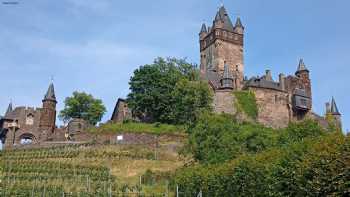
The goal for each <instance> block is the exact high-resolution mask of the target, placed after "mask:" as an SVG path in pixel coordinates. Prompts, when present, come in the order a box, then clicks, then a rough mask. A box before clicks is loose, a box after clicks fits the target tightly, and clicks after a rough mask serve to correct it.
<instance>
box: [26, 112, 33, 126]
mask: <svg viewBox="0 0 350 197" xmlns="http://www.w3.org/2000/svg"><path fill="white" fill-rule="evenodd" d="M33 124H34V115H33V114H28V115H27V118H26V125H33Z"/></svg>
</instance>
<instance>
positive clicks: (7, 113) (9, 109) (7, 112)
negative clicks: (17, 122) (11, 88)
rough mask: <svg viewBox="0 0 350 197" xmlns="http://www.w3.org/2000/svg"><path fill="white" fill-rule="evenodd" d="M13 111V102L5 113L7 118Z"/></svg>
mask: <svg viewBox="0 0 350 197" xmlns="http://www.w3.org/2000/svg"><path fill="white" fill-rule="evenodd" d="M12 111H13V107H12V102H10V103H9V106H8V107H7V110H6V113H5V117H7V116H8V115H9V114H10V113H11V112H12Z"/></svg>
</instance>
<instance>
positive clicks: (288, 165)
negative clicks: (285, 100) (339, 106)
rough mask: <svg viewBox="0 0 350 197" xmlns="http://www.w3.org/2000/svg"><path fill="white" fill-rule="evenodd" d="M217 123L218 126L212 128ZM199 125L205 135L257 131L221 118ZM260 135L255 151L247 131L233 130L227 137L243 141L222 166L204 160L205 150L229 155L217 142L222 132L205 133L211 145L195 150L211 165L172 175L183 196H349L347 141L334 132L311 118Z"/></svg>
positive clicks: (262, 130)
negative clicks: (207, 131)
mask: <svg viewBox="0 0 350 197" xmlns="http://www.w3.org/2000/svg"><path fill="white" fill-rule="evenodd" d="M207 118H208V117H207ZM215 122H218V124H219V125H222V127H219V128H218V127H217V126H218V125H210V124H215ZM200 125H201V127H200V128H201V129H204V132H206V129H209V130H211V131H212V132H216V133H222V132H224V133H226V131H227V132H229V131H230V130H231V132H232V131H234V130H233V128H235V129H237V130H236V131H239V130H240V129H242V130H244V131H245V132H247V133H249V134H250V132H249V130H255V128H259V127H255V126H252V125H249V124H246V125H237V124H236V123H235V122H234V121H232V120H231V125H230V124H229V119H225V117H212V118H211V119H209V120H207V122H204V121H200ZM233 125H235V126H233ZM212 127H213V128H216V129H217V130H214V129H213V128H212ZM252 128H253V129H252ZM225 129H226V130H225ZM258 131H260V132H261V134H259V135H258V136H259V137H258V138H257V139H258V140H257V141H258V142H259V143H257V142H254V143H253V146H249V147H253V148H247V144H249V143H248V141H249V137H248V138H247V137H244V136H245V132H235V134H234V135H232V136H230V139H229V140H228V141H231V140H235V139H242V143H238V144H235V147H236V149H237V150H239V151H238V152H237V153H235V157H232V158H233V159H232V160H230V161H226V162H224V163H220V164H210V163H211V161H212V160H211V158H210V157H206V155H205V154H204V150H207V149H208V150H207V152H210V151H214V152H215V153H217V154H219V155H222V154H224V155H225V154H226V155H229V154H230V151H227V150H225V149H221V148H218V147H220V146H218V145H217V144H215V143H218V144H220V143H223V144H226V140H227V139H221V138H220V136H221V135H222V134H216V135H211V134H210V133H209V137H208V138H210V139H211V140H209V141H211V142H215V143H214V144H211V146H198V147H197V148H200V149H201V150H196V151H198V152H201V151H203V155H204V156H203V157H201V158H200V159H209V160H207V161H209V162H201V163H203V164H205V165H202V164H196V165H193V166H190V167H186V168H183V169H180V170H178V171H177V173H176V176H175V183H176V184H178V185H179V186H180V191H181V194H184V195H186V196H195V195H196V194H198V192H199V191H202V192H203V195H204V196H349V195H350V189H349V188H350V182H349V180H350V138H349V137H345V136H343V135H342V134H340V133H338V132H331V133H329V132H328V133H327V132H325V131H324V129H322V128H321V127H319V126H318V125H317V124H316V123H315V122H313V121H310V120H307V121H304V122H300V123H293V124H291V125H290V126H289V127H288V128H286V129H283V130H280V131H277V132H278V133H275V132H272V133H270V132H271V131H270V130H264V129H261V128H260V129H258ZM195 132H196V131H195ZM253 133H254V132H253ZM254 135H256V134H254ZM254 135H253V136H254ZM211 136H215V137H216V139H217V140H216V141H214V140H212V139H214V138H215V137H211ZM234 136H236V138H234ZM242 136H243V137H242ZM266 136H267V137H266ZM266 138H270V139H269V140H267V142H265V144H266V145H264V146H261V145H260V146H256V145H255V144H260V143H261V142H264V140H262V139H266ZM244 141H245V143H243V142H244ZM236 142H240V140H237V141H236ZM206 143H207V139H206V138H204V142H203V144H206ZM262 144H264V143H262ZM226 145H228V144H226ZM256 147H259V148H256ZM260 147H261V148H260ZM194 154H196V152H195V151H194ZM212 154H214V153H212ZM227 158H228V157H227ZM208 163H209V165H208Z"/></svg>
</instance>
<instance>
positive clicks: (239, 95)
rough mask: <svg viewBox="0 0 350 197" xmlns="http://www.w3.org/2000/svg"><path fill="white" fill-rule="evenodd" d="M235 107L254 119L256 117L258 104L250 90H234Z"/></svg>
mask: <svg viewBox="0 0 350 197" xmlns="http://www.w3.org/2000/svg"><path fill="white" fill-rule="evenodd" d="M234 96H235V98H236V103H235V107H236V108H237V109H238V110H239V111H241V112H244V113H245V114H246V115H247V116H248V117H250V118H252V119H253V120H256V118H257V117H258V106H257V104H256V99H255V94H254V92H252V91H235V92H234Z"/></svg>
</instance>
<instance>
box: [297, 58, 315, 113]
mask: <svg viewBox="0 0 350 197" xmlns="http://www.w3.org/2000/svg"><path fill="white" fill-rule="evenodd" d="M295 75H296V76H297V77H298V78H299V80H300V83H301V84H302V87H300V88H303V89H305V91H306V94H307V96H308V97H309V98H310V99H311V101H312V92H311V80H310V71H309V70H308V69H307V68H306V65H305V63H304V60H303V59H300V61H299V65H298V68H297V71H296V72H295ZM310 104H311V106H310V107H312V103H310Z"/></svg>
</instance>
